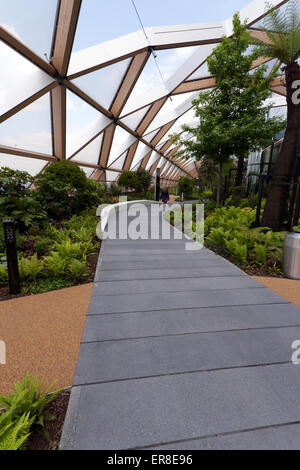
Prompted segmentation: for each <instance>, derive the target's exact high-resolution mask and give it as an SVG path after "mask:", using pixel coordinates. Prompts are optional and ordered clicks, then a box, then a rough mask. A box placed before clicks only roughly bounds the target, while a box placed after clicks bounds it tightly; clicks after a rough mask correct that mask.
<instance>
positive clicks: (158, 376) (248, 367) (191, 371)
mask: <svg viewBox="0 0 300 470" xmlns="http://www.w3.org/2000/svg"><path fill="white" fill-rule="evenodd" d="M287 364H292V363H291V361H282V362H266V363H262V364H248V365H243V366H230V367H220V368H212V369H199V370H188V371H182V372H169V373H166V374H154V375H145V376H137V377H126V378H122V379H112V380H99V381H96V382H87V383H80V384H73V388H75V387H90V386H93V385H102V384H107V383H119V382H128V381H133V380H145V379H155V378H161V377H173V376H176V375H192V374H202V373H211V372H221V371H227V370H236V369H250V368H257V367H270V366H278V365H287Z"/></svg>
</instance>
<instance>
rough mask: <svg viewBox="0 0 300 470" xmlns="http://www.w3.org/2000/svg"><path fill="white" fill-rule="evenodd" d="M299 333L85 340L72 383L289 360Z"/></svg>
mask: <svg viewBox="0 0 300 470" xmlns="http://www.w3.org/2000/svg"><path fill="white" fill-rule="evenodd" d="M295 337H296V338H300V327H293V328H273V329H260V330H254V331H247V330H246V331H226V332H215V333H199V334H187V335H177V336H160V337H157V338H139V339H129V340H123V341H105V342H94V343H85V344H82V347H81V353H80V357H79V361H78V366H77V371H76V373H75V379H74V384H75V385H81V384H87V383H100V382H109V381H114V380H124V379H132V378H139V377H150V376H155V375H168V374H169V375H170V374H175V373H184V372H194V371H201V370H215V369H225V368H234V367H245V366H250V365H261V364H270V363H272V364H274V363H283V362H287V363H288V362H289V361H290V359H291V344H292V342H293V341H294V339H295ZM149 358H151V361H150V360H149Z"/></svg>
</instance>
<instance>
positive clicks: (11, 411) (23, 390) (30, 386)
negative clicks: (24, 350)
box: [0, 372, 61, 426]
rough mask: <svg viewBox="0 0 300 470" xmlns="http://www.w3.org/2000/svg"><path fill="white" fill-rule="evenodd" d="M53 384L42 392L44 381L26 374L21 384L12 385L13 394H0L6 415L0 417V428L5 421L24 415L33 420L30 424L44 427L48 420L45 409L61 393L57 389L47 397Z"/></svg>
mask: <svg viewBox="0 0 300 470" xmlns="http://www.w3.org/2000/svg"><path fill="white" fill-rule="evenodd" d="M54 383H55V382H53V383H52V384H50V385H49V386H48V387H47V388H46V389H44V391H42V390H43V388H44V381H42V380H40V379H39V377H38V376H37V375H36V376H34V377H32V378H31V377H30V373H29V372H27V374H26V375H25V377H24V379H23V381H22V382H16V383H15V384H14V387H15V392H14V393H12V394H11V395H1V394H0V405H1V406H2V407H3V408H4V410H5V412H6V413H7V415H6V413H3V414H2V415H1V416H0V426H1V425H3V424H6V422H5V421H6V420H7V419H9V420H10V421H13V420H14V421H16V420H18V419H20V418H21V417H22V416H23V415H24V414H28V415H29V416H30V417H31V418H33V420H32V424H39V425H41V426H44V424H45V421H47V420H49V419H50V415H49V414H48V413H47V411H46V407H47V406H48V405H49V403H51V402H52V401H53V400H54V399H55V398H56V397H57V395H58V394H59V393H60V392H61V389H58V390H56V391H55V392H54V393H52V394H51V395H49V393H50V391H51V390H52V389H53V386H54ZM5 415H6V416H5ZM1 419H2V422H1Z"/></svg>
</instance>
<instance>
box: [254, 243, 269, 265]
mask: <svg viewBox="0 0 300 470" xmlns="http://www.w3.org/2000/svg"><path fill="white" fill-rule="evenodd" d="M254 254H255V263H256V264H257V265H258V266H261V265H264V264H266V262H267V249H266V247H265V245H258V244H257V243H256V244H255V245H254Z"/></svg>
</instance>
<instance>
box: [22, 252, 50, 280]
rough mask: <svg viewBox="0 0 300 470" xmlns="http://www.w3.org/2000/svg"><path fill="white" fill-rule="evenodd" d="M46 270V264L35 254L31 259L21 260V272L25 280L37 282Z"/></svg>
mask: <svg viewBox="0 0 300 470" xmlns="http://www.w3.org/2000/svg"><path fill="white" fill-rule="evenodd" d="M43 269H44V262H43V261H42V260H39V259H38V257H37V254H36V253H35V254H34V255H33V256H32V257H31V258H20V260H19V272H20V277H21V279H23V280H28V281H35V280H36V279H37V277H39V276H40V275H41V273H42V271H43Z"/></svg>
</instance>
